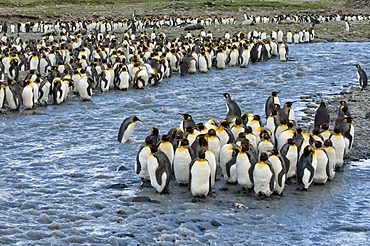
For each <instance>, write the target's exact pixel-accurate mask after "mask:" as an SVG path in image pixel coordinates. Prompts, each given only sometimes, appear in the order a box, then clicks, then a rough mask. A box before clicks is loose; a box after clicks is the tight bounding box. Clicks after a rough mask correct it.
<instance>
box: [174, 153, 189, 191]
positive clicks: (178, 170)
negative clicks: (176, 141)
mask: <svg viewBox="0 0 370 246" xmlns="http://www.w3.org/2000/svg"><path fill="white" fill-rule="evenodd" d="M191 161H192V159H191V156H190V154H189V151H188V150H187V149H186V148H184V147H179V148H177V149H176V152H175V155H174V159H173V171H174V174H175V179H176V181H177V183H179V184H187V183H189V166H190V163H191Z"/></svg>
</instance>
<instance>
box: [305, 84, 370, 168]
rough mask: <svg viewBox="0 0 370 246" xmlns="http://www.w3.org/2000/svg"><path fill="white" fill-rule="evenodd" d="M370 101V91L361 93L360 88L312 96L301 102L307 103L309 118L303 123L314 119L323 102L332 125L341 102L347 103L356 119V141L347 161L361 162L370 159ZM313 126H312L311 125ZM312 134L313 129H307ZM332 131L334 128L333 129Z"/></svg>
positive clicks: (306, 109)
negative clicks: (369, 103)
mask: <svg viewBox="0 0 370 246" xmlns="http://www.w3.org/2000/svg"><path fill="white" fill-rule="evenodd" d="M369 100H370V93H369V90H364V91H360V88H359V87H347V88H344V89H343V90H342V91H341V92H340V93H338V94H336V95H330V96H325V97H322V96H321V95H312V96H307V97H306V96H304V97H301V101H303V102H305V103H306V108H305V109H303V111H304V112H305V114H306V115H307V117H303V119H302V120H300V121H301V123H304V122H306V123H310V122H308V120H312V119H313V118H314V115H315V112H316V108H317V107H318V106H319V104H320V102H321V101H324V102H325V103H326V104H327V108H328V111H329V114H330V121H331V123H332V124H331V125H334V122H335V120H336V118H337V115H338V111H337V110H338V107H339V101H346V102H347V104H348V107H349V110H350V112H351V115H352V117H353V118H354V120H353V124H354V128H355V139H354V143H353V148H352V150H351V152H350V153H349V154H348V156H347V161H359V160H365V159H370V151H369V146H370V105H368V102H369ZM310 125H312V124H310ZM306 130H308V131H309V132H312V129H306ZM331 130H332V128H331Z"/></svg>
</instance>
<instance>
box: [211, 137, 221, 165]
mask: <svg viewBox="0 0 370 246" xmlns="http://www.w3.org/2000/svg"><path fill="white" fill-rule="evenodd" d="M208 148H209V150H210V151H212V153H213V154H214V155H215V158H216V163H217V165H218V164H219V162H220V159H219V158H220V149H221V147H220V140H219V139H218V138H216V137H215V138H214V139H210V138H208Z"/></svg>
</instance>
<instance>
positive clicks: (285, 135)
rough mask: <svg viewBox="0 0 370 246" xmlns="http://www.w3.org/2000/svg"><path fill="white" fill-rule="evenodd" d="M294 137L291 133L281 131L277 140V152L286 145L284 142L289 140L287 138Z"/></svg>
mask: <svg viewBox="0 0 370 246" xmlns="http://www.w3.org/2000/svg"><path fill="white" fill-rule="evenodd" d="M293 137H294V132H292V131H289V130H287V131H283V132H282V133H281V134H280V135H279V138H278V140H277V148H278V150H280V149H281V148H282V147H283V145H284V144H285V143H286V141H287V140H288V139H289V138H293Z"/></svg>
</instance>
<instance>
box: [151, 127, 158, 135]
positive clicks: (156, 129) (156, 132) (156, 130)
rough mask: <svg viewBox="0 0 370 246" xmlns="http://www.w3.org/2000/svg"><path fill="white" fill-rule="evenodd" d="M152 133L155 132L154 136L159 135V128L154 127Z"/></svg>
mask: <svg viewBox="0 0 370 246" xmlns="http://www.w3.org/2000/svg"><path fill="white" fill-rule="evenodd" d="M152 134H153V135H154V136H159V130H158V128H156V127H153V128H152Z"/></svg>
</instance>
